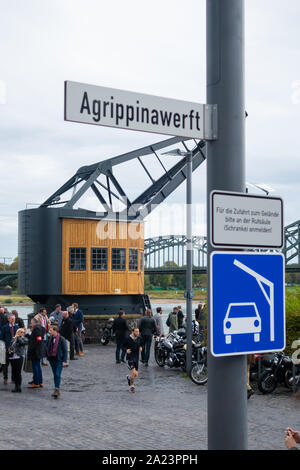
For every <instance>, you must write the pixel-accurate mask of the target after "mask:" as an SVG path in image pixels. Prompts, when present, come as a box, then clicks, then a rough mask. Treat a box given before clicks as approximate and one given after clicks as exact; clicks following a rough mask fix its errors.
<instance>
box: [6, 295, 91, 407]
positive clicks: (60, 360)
mask: <svg viewBox="0 0 300 470" xmlns="http://www.w3.org/2000/svg"><path fill="white" fill-rule="evenodd" d="M83 319H84V318H83V312H82V311H81V310H80V309H79V306H78V304H77V303H73V304H72V305H70V306H69V307H68V308H67V309H66V310H63V309H62V306H61V305H60V304H57V305H56V306H55V310H54V311H53V312H52V313H50V315H49V317H48V314H47V310H46V309H45V308H41V309H40V311H39V313H38V314H36V315H35V316H34V317H33V318H32V319H31V322H30V326H29V328H28V330H27V328H26V327H25V324H24V321H23V319H22V318H20V317H19V315H18V312H17V311H16V310H12V311H11V312H9V311H8V310H7V308H5V307H0V339H1V340H2V341H3V342H4V344H5V358H4V360H2V361H1V362H2V364H1V366H0V367H1V369H2V372H3V381H4V385H7V384H8V370H9V366H10V367H11V381H12V382H13V383H14V388H13V389H12V393H20V392H22V388H21V385H22V370H23V367H24V366H26V365H27V366H28V365H29V364H31V368H32V374H33V377H32V380H31V381H30V382H29V383H28V388H29V389H37V388H42V387H43V386H44V385H43V372H42V367H44V366H48V364H49V365H50V367H51V370H52V373H53V380H54V392H53V393H52V397H53V398H58V397H59V395H60V382H61V374H62V370H63V368H64V367H67V366H68V365H69V360H70V361H72V360H78V357H75V356H79V357H81V356H84V353H83V342H82V331H83Z"/></svg>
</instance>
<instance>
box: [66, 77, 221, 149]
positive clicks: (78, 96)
mask: <svg viewBox="0 0 300 470" xmlns="http://www.w3.org/2000/svg"><path fill="white" fill-rule="evenodd" d="M64 103H65V106H64V109H65V121H72V122H80V123H85V124H94V125H98V126H107V127H117V128H120V129H130V130H135V131H143V132H152V133H157V134H165V135H172V136H177V137H189V138H193V139H206V140H214V139H216V138H217V107H216V106H213V105H205V104H198V103H192V102H188V101H180V100H173V99H170V98H162V97H159V96H152V95H146V94H142V93H136V92H130V91H124V90H118V89H114V88H107V87H102V86H96V85H88V84H84V83H78V82H72V81H65V97H64Z"/></svg>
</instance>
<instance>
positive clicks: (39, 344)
mask: <svg viewBox="0 0 300 470" xmlns="http://www.w3.org/2000/svg"><path fill="white" fill-rule="evenodd" d="M44 335H45V328H44V327H42V326H41V324H40V319H39V318H38V317H37V316H35V317H34V318H33V319H32V320H31V335H26V336H28V339H29V341H28V353H27V357H28V359H30V360H31V363H32V372H33V383H32V384H30V385H29V387H28V388H40V387H43V374H42V368H41V359H42V358H43V357H44V355H45V343H44Z"/></svg>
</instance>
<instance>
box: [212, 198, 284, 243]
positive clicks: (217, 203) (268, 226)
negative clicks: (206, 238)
mask: <svg viewBox="0 0 300 470" xmlns="http://www.w3.org/2000/svg"><path fill="white" fill-rule="evenodd" d="M210 211H211V230H210V238H211V240H210V242H211V245H212V246H213V247H215V248H274V249H281V248H282V247H283V243H284V233H283V201H282V199H281V198H279V197H272V196H257V195H253V194H244V193H231V192H223V191H213V192H212V193H211V196H210Z"/></svg>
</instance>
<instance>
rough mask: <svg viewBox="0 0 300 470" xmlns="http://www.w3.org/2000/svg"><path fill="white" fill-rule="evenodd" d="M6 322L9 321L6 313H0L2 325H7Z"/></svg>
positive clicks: (0, 323) (0, 324)
mask: <svg viewBox="0 0 300 470" xmlns="http://www.w3.org/2000/svg"><path fill="white" fill-rule="evenodd" d="M6 323H8V319H7V316H6V315H5V313H1V314H0V327H2V326H4V325H6Z"/></svg>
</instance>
